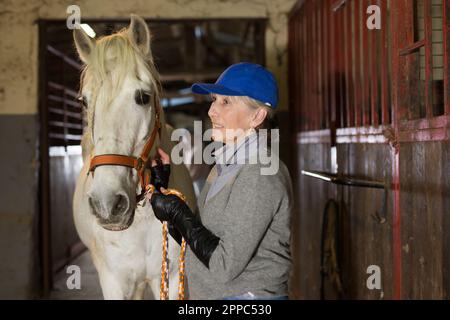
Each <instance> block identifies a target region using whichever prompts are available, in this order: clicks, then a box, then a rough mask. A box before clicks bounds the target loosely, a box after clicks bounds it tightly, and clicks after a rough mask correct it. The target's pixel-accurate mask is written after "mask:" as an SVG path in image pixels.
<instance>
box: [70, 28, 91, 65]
mask: <svg viewBox="0 0 450 320" xmlns="http://www.w3.org/2000/svg"><path fill="white" fill-rule="evenodd" d="M73 40H74V41H75V46H76V47H77V51H78V55H79V56H80V59H81V60H82V61H83V62H84V63H88V62H89V57H90V55H91V53H92V50H93V49H94V46H95V40H94V39H92V38H91V37H89V36H88V35H87V34H86V32H84V31H83V29H81V28H79V29H74V30H73Z"/></svg>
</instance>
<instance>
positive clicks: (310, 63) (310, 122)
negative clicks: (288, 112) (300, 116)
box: [305, 1, 315, 130]
mask: <svg viewBox="0 0 450 320" xmlns="http://www.w3.org/2000/svg"><path fill="white" fill-rule="evenodd" d="M311 5H312V2H311V1H309V2H308V3H307V5H306V12H305V16H306V30H307V34H306V35H307V38H306V45H307V59H306V60H307V61H308V75H309V76H308V78H309V79H308V81H307V98H308V103H307V105H306V110H305V113H306V114H307V118H306V121H308V123H307V124H306V127H307V129H308V130H314V129H315V123H314V117H312V115H311V109H312V103H313V92H312V87H313V81H312V80H313V79H314V65H313V52H312V16H311Z"/></svg>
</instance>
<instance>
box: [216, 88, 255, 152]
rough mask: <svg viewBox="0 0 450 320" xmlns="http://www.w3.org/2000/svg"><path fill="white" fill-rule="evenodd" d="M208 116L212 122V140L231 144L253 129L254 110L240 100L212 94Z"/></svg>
mask: <svg viewBox="0 0 450 320" xmlns="http://www.w3.org/2000/svg"><path fill="white" fill-rule="evenodd" d="M211 97H212V103H211V107H210V108H209V111H208V115H209V118H210V119H211V122H212V128H213V129H212V139H213V140H214V141H221V142H223V143H228V142H233V141H235V140H236V139H238V138H239V137H241V136H243V135H245V134H246V133H247V132H248V130H249V129H250V128H252V127H253V122H254V116H255V110H254V109H253V108H251V107H249V106H247V105H246V104H245V103H244V102H243V101H242V100H241V99H238V98H236V97H230V96H222V95H219V94H212V95H211Z"/></svg>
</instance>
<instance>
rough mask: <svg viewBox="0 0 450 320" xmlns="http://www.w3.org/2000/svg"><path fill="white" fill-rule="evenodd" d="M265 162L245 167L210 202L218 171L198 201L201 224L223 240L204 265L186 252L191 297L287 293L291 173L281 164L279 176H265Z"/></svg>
mask: <svg viewBox="0 0 450 320" xmlns="http://www.w3.org/2000/svg"><path fill="white" fill-rule="evenodd" d="M260 169H261V164H245V165H243V166H242V167H241V168H240V169H239V171H238V172H237V174H236V175H235V177H234V178H232V179H230V180H229V181H228V182H227V184H226V185H225V186H224V187H223V188H222V189H221V190H220V191H219V192H218V193H217V194H215V195H214V196H213V197H211V198H210V199H209V200H208V201H207V202H206V203H205V199H206V195H207V194H208V191H209V188H210V186H211V182H212V181H214V179H215V178H216V176H217V169H216V167H214V168H213V169H212V171H211V173H210V174H209V177H208V179H207V182H206V184H205V187H204V188H203V190H202V192H201V194H200V196H199V200H198V208H199V214H200V217H201V220H202V222H203V224H204V225H205V227H206V228H208V229H209V230H210V231H212V232H213V233H214V234H215V235H217V236H218V237H220V242H219V245H218V246H217V248H216V249H215V250H214V252H213V254H212V256H211V260H210V262H209V269H208V268H207V267H205V266H204V265H203V264H202V262H200V260H198V259H197V257H196V256H195V255H194V253H193V252H192V251H191V250H190V248H187V252H186V275H187V282H188V283H187V288H188V294H189V299H194V300H204V299H222V298H224V297H229V296H236V295H243V294H247V293H248V294H249V295H255V296H258V297H263V298H264V297H270V296H280V295H287V290H288V288H287V283H288V279H289V275H290V271H291V252H290V219H291V212H292V205H293V198H292V183H291V179H290V176H289V172H288V170H287V168H286V166H285V165H284V163H282V162H281V161H280V167H279V170H278V172H277V173H276V174H275V175H261V171H260Z"/></svg>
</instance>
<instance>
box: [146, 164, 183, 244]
mask: <svg viewBox="0 0 450 320" xmlns="http://www.w3.org/2000/svg"><path fill="white" fill-rule="evenodd" d="M150 172H151V178H150V184H152V185H154V186H155V189H156V190H158V191H160V189H161V187H162V188H164V189H167V188H168V187H169V178H170V164H163V163H161V161H157V164H156V165H155V166H152V167H150ZM167 226H168V230H169V234H170V235H171V236H172V238H173V239H174V240H175V241H176V242H177V243H178V244H179V245H181V239H182V236H181V233H180V232H179V231H178V230H177V229H176V228H175V227H174V226H173V225H172V224H171V223H168V225H167Z"/></svg>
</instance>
